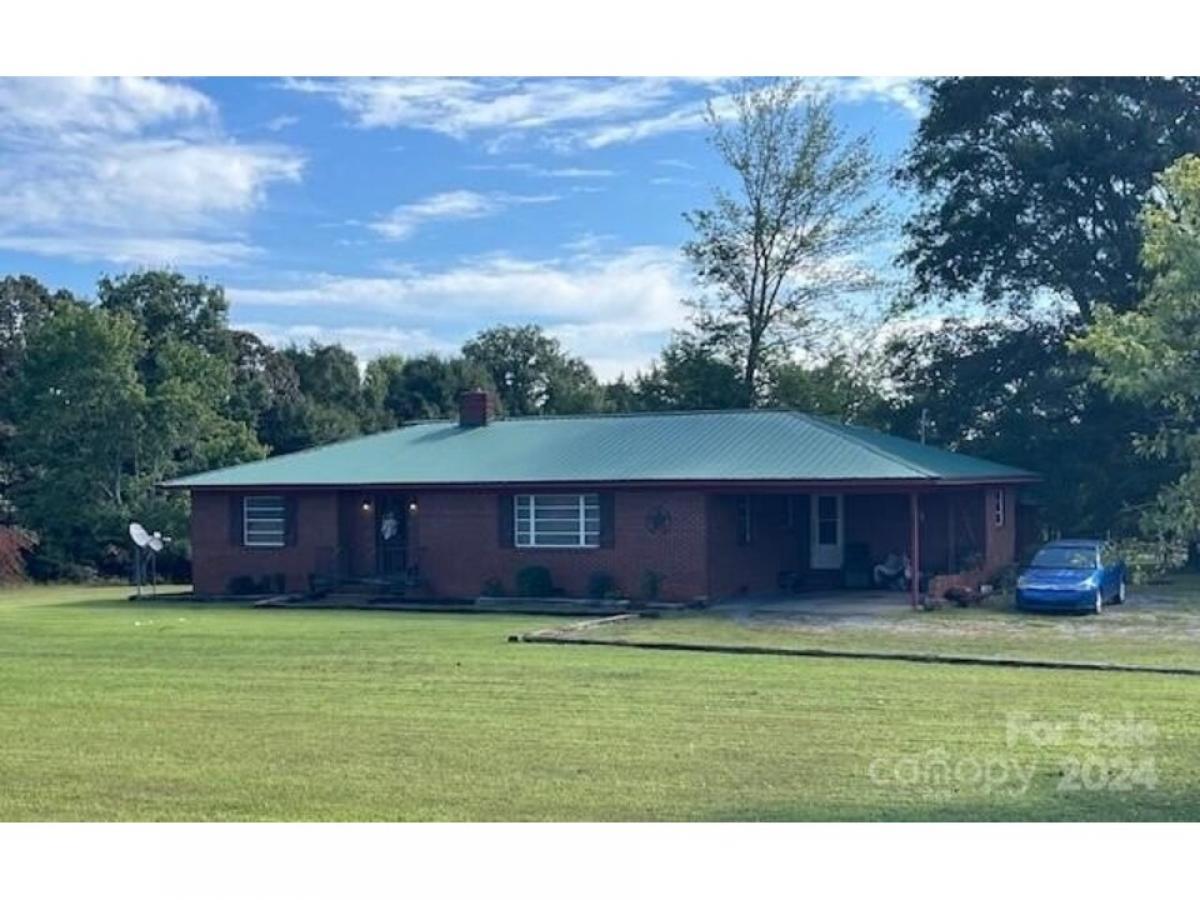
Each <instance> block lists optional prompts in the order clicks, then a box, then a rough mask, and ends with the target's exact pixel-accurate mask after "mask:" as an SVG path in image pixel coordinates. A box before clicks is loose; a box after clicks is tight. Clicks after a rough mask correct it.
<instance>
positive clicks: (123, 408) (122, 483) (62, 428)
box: [13, 304, 146, 576]
mask: <svg viewBox="0 0 1200 900" xmlns="http://www.w3.org/2000/svg"><path fill="white" fill-rule="evenodd" d="M141 349H142V348H141V345H140V339H139V330H138V327H137V324H136V323H135V322H134V321H133V320H132V319H130V318H129V317H128V316H127V315H124V314H115V313H110V312H107V311H105V310H100V309H94V308H89V307H84V306H76V305H73V304H69V305H64V306H62V307H61V308H59V309H58V310H56V311H55V312H54V314H53V315H52V316H50V317H49V318H48V319H46V321H45V322H43V323H42V325H41V326H40V327H38V328H37V329H36V330H34V331H33V332H32V333H31V334H30V335H29V337H28V345H27V350H26V356H25V361H24V365H23V366H22V368H21V373H20V376H19V378H18V381H17V385H16V389H15V391H14V398H13V406H14V411H15V418H16V421H17V422H18V430H17V433H16V435H15V437H14V439H13V454H14V457H15V459H16V460H17V461H18V462H19V463H21V464H23V465H25V466H26V467H28V470H29V471H30V472H31V477H29V478H28V479H27V480H25V481H23V482H21V483H20V484H18V485H16V486H15V487H14V490H13V495H14V500H15V502H16V507H17V510H18V513H19V515H20V519H21V522H22V524H24V525H27V526H30V527H32V528H33V529H34V530H35V531H36V533H37V534H38V536H39V538H40V542H41V543H40V546H39V550H38V556H39V559H40V560H41V563H42V565H41V568H40V569H39V570H38V571H37V572H36V574H41V575H55V576H61V575H71V574H74V573H76V572H79V571H81V569H80V566H81V564H82V565H86V564H88V563H93V564H96V563H99V562H100V561H102V560H104V559H111V558H112V557H113V554H114V552H119V551H117V549H116V546H117V545H116V542H117V541H121V542H122V543H123V536H124V528H125V525H126V524H127V522H128V517H129V514H130V508H131V503H130V501H131V499H133V498H134V497H136V496H137V495H138V494H139V493H140V492H141V491H142V490H144V489H145V487H146V485H145V483H144V482H143V481H142V479H141V478H140V477H139V476H138V474H137V472H136V467H135V455H136V447H137V443H138V440H139V438H140V436H141V435H142V432H143V430H144V427H145V417H144V415H145V405H146V395H145V391H144V389H143V388H142V385H141V383H140V382H139V380H138V375H137V368H136V365H137V361H138V359H139V358H140V355H141Z"/></svg>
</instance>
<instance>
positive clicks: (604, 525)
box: [599, 491, 617, 547]
mask: <svg viewBox="0 0 1200 900" xmlns="http://www.w3.org/2000/svg"><path fill="white" fill-rule="evenodd" d="M599 500H600V546H601V547H613V546H616V541H617V522H616V518H615V516H614V513H615V507H616V503H615V500H614V495H613V493H612V491H608V492H606V493H603V494H600V495H599Z"/></svg>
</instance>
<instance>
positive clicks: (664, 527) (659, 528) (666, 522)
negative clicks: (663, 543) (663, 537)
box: [646, 506, 671, 534]
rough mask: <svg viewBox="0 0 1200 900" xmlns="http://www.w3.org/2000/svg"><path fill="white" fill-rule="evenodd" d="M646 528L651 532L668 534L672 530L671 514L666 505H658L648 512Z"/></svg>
mask: <svg viewBox="0 0 1200 900" xmlns="http://www.w3.org/2000/svg"><path fill="white" fill-rule="evenodd" d="M646 530H647V531H648V532H650V533H651V534H666V533H667V532H668V531H670V530H671V514H670V512H668V511H667V509H666V507H664V506H656V507H654V508H653V509H652V510H650V512H648V513H646Z"/></svg>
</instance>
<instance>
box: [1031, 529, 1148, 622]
mask: <svg viewBox="0 0 1200 900" xmlns="http://www.w3.org/2000/svg"><path fill="white" fill-rule="evenodd" d="M1124 602H1125V563H1124V562H1122V561H1121V560H1120V559H1119V558H1118V557H1117V555H1116V553H1115V552H1114V551H1113V548H1112V547H1111V546H1110V545H1109V544H1108V543H1106V542H1105V541H1098V540H1073V541H1052V542H1051V543H1049V544H1046V546H1044V547H1042V549H1041V550H1039V551H1038V552H1037V554H1036V555H1035V556H1034V557H1033V562H1031V563H1030V564H1029V567H1028V568H1027V569H1025V571H1024V572H1022V573H1021V577H1020V578H1018V579H1017V609H1023V610H1028V611H1030V612H1040V611H1052V610H1053V611H1062V612H1068V611H1075V612H1093V613H1098V612H1100V611H1101V610H1102V609H1104V604H1105V603H1124Z"/></svg>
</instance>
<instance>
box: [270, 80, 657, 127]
mask: <svg viewBox="0 0 1200 900" xmlns="http://www.w3.org/2000/svg"><path fill="white" fill-rule="evenodd" d="M287 84H288V86H289V87H291V88H292V89H293V90H298V91H302V92H305V93H311V94H323V95H327V96H330V97H332V98H333V99H334V101H335V102H336V103H337V104H338V105H339V106H341V107H342V108H343V109H344V110H346V111H347V112H348V113H350V115H351V117H352V119H353V120H354V122H355V124H357V125H359V126H361V127H363V128H396V127H406V128H419V129H423V130H426V131H436V132H438V133H440V134H446V135H450V136H452V137H456V138H461V137H465V136H466V135H468V134H471V133H472V132H476V131H485V130H486V131H494V130H512V129H517V130H524V129H530V128H541V127H545V126H549V125H557V124H561V123H565V122H581V121H587V120H596V119H606V118H611V117H614V116H618V115H628V114H631V113H636V112H639V111H643V110H646V109H650V108H652V107H654V106H657V105H658V104H660V103H662V102H663V101H665V100H667V99H669V98H670V96H671V93H672V86H671V84H670V82H668V81H665V80H662V79H648V78H637V79H631V78H617V79H601V78H527V79H511V78H336V79H300V80H292V81H289V82H287Z"/></svg>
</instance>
